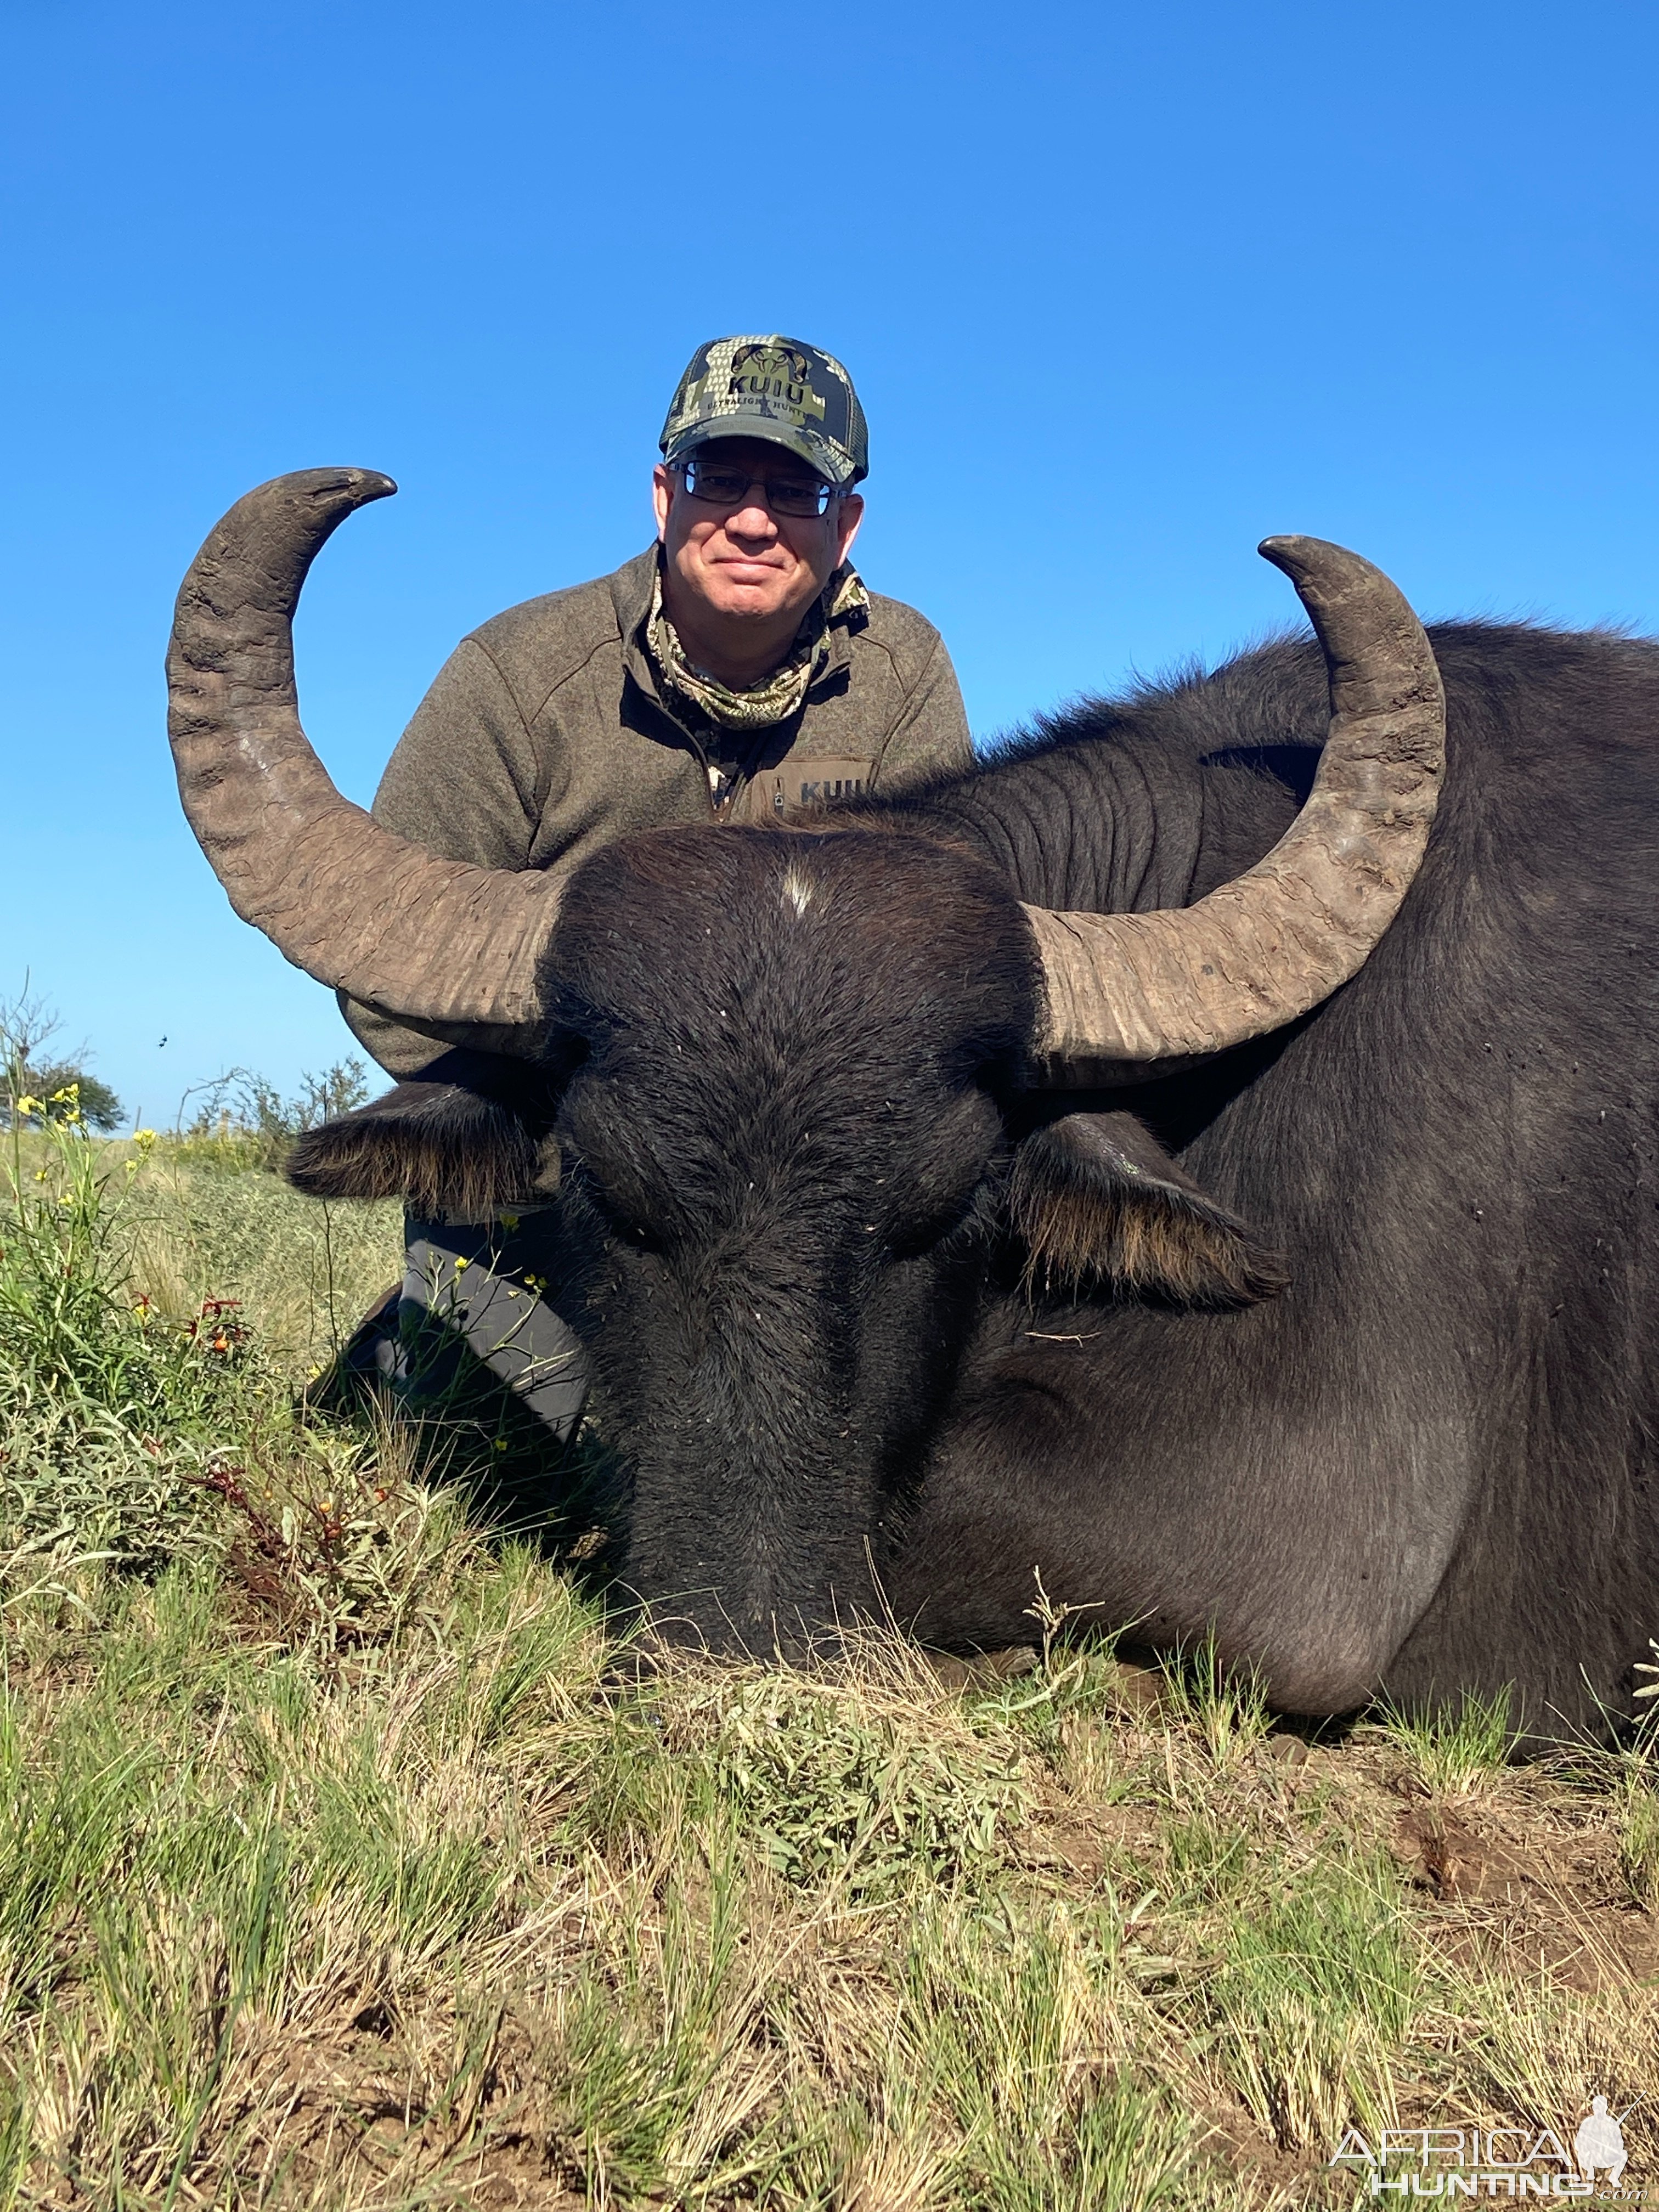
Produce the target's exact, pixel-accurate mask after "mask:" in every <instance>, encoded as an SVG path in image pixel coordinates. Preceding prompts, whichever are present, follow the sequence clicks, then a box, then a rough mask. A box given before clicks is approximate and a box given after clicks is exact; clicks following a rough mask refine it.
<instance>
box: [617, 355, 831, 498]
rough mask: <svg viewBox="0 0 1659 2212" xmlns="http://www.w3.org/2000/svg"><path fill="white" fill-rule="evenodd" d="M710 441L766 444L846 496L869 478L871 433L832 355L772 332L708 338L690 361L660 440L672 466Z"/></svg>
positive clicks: (665, 456) (667, 459) (666, 457)
mask: <svg viewBox="0 0 1659 2212" xmlns="http://www.w3.org/2000/svg"><path fill="white" fill-rule="evenodd" d="M711 438H764V439H765V440H766V441H767V442H768V443H769V445H774V446H781V447H784V448H785V450H786V451H787V452H788V453H793V454H794V455H795V456H796V458H797V459H799V460H803V461H805V463H806V465H807V466H808V467H809V468H812V469H816V470H817V472H818V474H819V475H820V476H821V477H823V480H824V482H825V483H829V484H833V485H834V486H835V488H836V490H837V491H846V490H848V489H850V487H851V486H852V485H854V484H855V483H857V482H858V480H859V478H860V477H865V476H868V474H869V473H870V434H869V432H868V430H867V429H866V427H865V421H864V410H863V408H862V407H860V405H859V396H858V394H857V392H854V389H853V380H852V378H851V377H850V376H848V374H847V371H846V370H845V369H844V368H842V365H841V363H840V362H838V361H837V360H836V357H835V356H834V355H833V354H828V353H825V352H824V351H823V349H822V348H820V347H818V346H811V345H805V344H803V343H802V342H801V341H800V339H799V338H786V337H779V336H778V334H777V332H776V331H774V332H773V333H772V334H771V336H770V337H739V338H711V339H710V340H709V342H708V344H707V345H701V346H699V347H698V348H697V350H696V353H694V354H693V355H692V356H691V360H690V365H689V366H688V367H687V369H686V372H685V374H684V376H683V377H681V379H680V381H679V388H678V391H677V392H675V394H674V404H673V405H672V406H671V408H670V409H669V410H668V420H667V421H666V422H665V423H664V424H663V426H662V437H661V439H660V441H659V443H660V445H661V447H662V450H663V457H664V459H665V460H666V461H668V463H669V464H670V465H672V464H673V463H674V462H676V461H683V460H684V459H685V457H686V455H687V454H688V453H694V452H695V451H696V448H697V447H699V446H702V445H706V444H707V443H708V441H709V440H710V439H711Z"/></svg>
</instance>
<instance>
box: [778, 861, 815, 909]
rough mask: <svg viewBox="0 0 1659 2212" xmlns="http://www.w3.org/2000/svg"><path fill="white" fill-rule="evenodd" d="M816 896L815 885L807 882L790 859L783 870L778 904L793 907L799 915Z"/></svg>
mask: <svg viewBox="0 0 1659 2212" xmlns="http://www.w3.org/2000/svg"><path fill="white" fill-rule="evenodd" d="M816 897H817V885H816V884H810V883H808V881H807V880H806V878H805V876H804V875H803V874H802V873H801V872H800V870H799V868H798V867H797V866H796V865H795V863H794V862H793V860H791V862H790V863H789V866H787V868H786V869H785V870H784V872H783V886H782V889H781V892H780V894H779V903H780V905H782V906H787V907H793V908H794V910H795V913H796V914H797V915H804V914H805V912H806V909H807V908H808V907H810V906H811V903H812V902H813V900H814V899H815V898H816Z"/></svg>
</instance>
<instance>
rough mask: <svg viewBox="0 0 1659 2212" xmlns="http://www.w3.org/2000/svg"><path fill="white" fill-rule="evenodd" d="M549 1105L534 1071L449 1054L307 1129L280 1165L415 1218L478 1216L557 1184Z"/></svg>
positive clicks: (316, 1194)
mask: <svg viewBox="0 0 1659 2212" xmlns="http://www.w3.org/2000/svg"><path fill="white" fill-rule="evenodd" d="M446 1078H447V1079H446ZM553 1107H554V1101H553V1099H552V1097H550V1094H549V1091H548V1089H547V1087H546V1085H544V1084H540V1083H538V1082H537V1081H536V1080H535V1079H534V1076H533V1073H532V1072H531V1071H529V1070H524V1071H522V1072H520V1071H519V1070H516V1069H513V1070H502V1069H501V1064H500V1063H499V1062H496V1063H490V1062H489V1061H486V1060H484V1058H483V1055H482V1054H465V1053H461V1052H453V1053H446V1054H444V1056H443V1058H442V1059H441V1060H439V1061H437V1062H435V1065H434V1066H432V1067H431V1068H429V1069H428V1070H427V1071H426V1073H424V1074H422V1076H421V1077H419V1078H418V1079H416V1080H414V1081H412V1082H409V1083H400V1084H398V1086H397V1087H396V1089H395V1090H392V1091H387V1092H386V1095H385V1097H382V1098H376V1099H373V1100H371V1101H370V1103H368V1105H367V1106H359V1107H357V1108H356V1109H355V1111H353V1112H352V1113H349V1114H343V1115H340V1117H339V1118H338V1120H337V1121H325V1122H324V1123H323V1125H322V1127H320V1128H317V1129H307V1130H306V1131H305V1133H303V1135H301V1137H300V1138H299V1139H297V1140H296V1142H295V1146H294V1149H293V1151H292V1152H290V1153H289V1158H288V1164H287V1167H286V1169H285V1170H284V1172H285V1173H286V1175H287V1176H288V1180H289V1182H291V1183H292V1184H293V1185H294V1187H295V1189H296V1190H302V1191H305V1192H306V1193H307V1194H308V1195H309V1196H311V1197H313V1198H402V1199H403V1200H404V1202H405V1203H406V1204H407V1206H409V1209H410V1212H412V1213H414V1214H416V1216H417V1217H418V1218H422V1219H428V1220H429V1219H435V1218H436V1219H442V1218H448V1219H449V1220H452V1221H485V1220H488V1219H489V1217H490V1215H491V1214H492V1213H495V1212H498V1211H499V1210H500V1209H501V1208H502V1207H504V1206H512V1205H513V1203H514V1202H515V1201H519V1202H522V1201H523V1200H526V1199H528V1198H531V1197H532V1196H534V1195H535V1194H538V1192H550V1191H551V1190H554V1189H556V1188H557V1185H558V1173H559V1156H558V1149H557V1147H556V1145H555V1144H554V1142H553V1140H552V1138H551V1137H550V1134H549V1132H550V1128H551V1127H552V1121H553Z"/></svg>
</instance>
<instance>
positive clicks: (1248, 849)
mask: <svg viewBox="0 0 1659 2212" xmlns="http://www.w3.org/2000/svg"><path fill="white" fill-rule="evenodd" d="M1289 658H1290V667H1289V671H1288V680H1287V681H1284V682H1282V683H1281V685H1280V690H1282V693H1283V696H1282V697H1281V696H1278V695H1277V694H1275V695H1274V696H1273V697H1271V698H1270V699H1269V701H1268V702H1267V712H1266V713H1265V714H1264V713H1261V712H1260V711H1259V710H1258V711H1256V712H1255V713H1253V714H1252V713H1246V712H1245V711H1243V708H1244V707H1245V706H1246V705H1248V706H1249V707H1250V708H1257V707H1258V702H1256V701H1255V699H1250V700H1249V701H1248V702H1243V701H1241V702H1235V701H1233V700H1232V699H1231V696H1229V697H1226V698H1224V699H1223V700H1221V701H1220V702H1218V703H1216V704H1214V705H1213V706H1212V702H1210V701H1209V700H1208V698H1207V696H1206V697H1204V698H1202V699H1200V702H1199V703H1200V707H1205V708H1211V719H1212V721H1213V725H1214V726H1213V728H1212V729H1211V730H1206V728H1205V727H1204V726H1203V724H1202V722H1201V721H1200V718H1199V715H1198V714H1197V713H1195V712H1194V708H1193V703H1192V701H1191V699H1190V697H1188V699H1187V700H1185V701H1184V702H1183V707H1184V708H1185V711H1183V712H1180V713H1176V712H1175V711H1172V709H1171V708H1170V703H1169V702H1167V701H1166V700H1165V699H1164V697H1163V696H1161V695H1159V694H1158V693H1149V694H1147V695H1146V696H1145V698H1143V699H1142V700H1141V701H1139V702H1131V704H1130V706H1129V707H1128V708H1124V709H1120V708H1114V707H1112V706H1109V705H1107V704H1105V703H1102V704H1101V705H1100V706H1098V707H1097V708H1089V709H1085V710H1083V711H1082V712H1081V713H1080V714H1079V715H1078V716H1077V718H1076V719H1075V720H1073V722H1072V724H1071V727H1070V732H1069V737H1068V741H1067V742H1066V743H1063V744H1058V745H1056V744H1053V742H1052V738H1051V734H1050V732H1048V728H1047V726H1045V725H1042V724H1039V725H1038V726H1037V729H1036V732H1035V735H1034V737H1033V738H1032V739H1031V740H1030V744H1032V745H1034V746H1040V747H1046V748H1047V750H1036V751H1031V752H1029V753H1028V754H1027V756H1026V757H1024V758H1022V757H1021V750H1022V749H1021V748H1020V747H1018V746H1016V747H1015V748H1013V749H1012V750H1010V751H1006V752H1003V753H1000V754H999V755H997V756H996V757H994V760H993V761H991V762H987V763H986V765H985V766H984V767H983V768H981V769H978V770H976V771H975V772H972V773H970V774H969V775H957V776H952V777H950V778H948V779H941V780H940V781H939V783H938V784H937V785H935V786H934V787H933V788H932V789H926V788H924V789H923V790H922V791H921V792H920V793H916V792H912V793H907V794H906V795H905V796H904V797H902V799H898V800H896V801H883V800H881V799H876V800H872V801H870V802H868V803H867V804H866V806H864V807H863V808H861V809H860V810H858V811H859V813H860V815H862V816H865V817H869V818H874V819H880V818H882V817H883V816H884V814H885V813H886V811H887V809H888V807H889V806H890V805H894V804H896V805H900V806H902V809H903V815H904V819H905V822H906V823H907V825H909V826H913V827H915V829H918V830H925V831H927V832H928V833H929V834H931V835H933V836H938V837H939V838H941V839H945V840H948V841H950V842H954V843H956V844H958V845H962V846H965V847H967V848H969V850H971V851H973V852H975V853H976V854H980V855H981V856H982V857H983V858H984V859H985V860H987V861H988V862H989V863H990V864H991V866H993V867H994V868H995V869H996V870H997V872H999V874H1000V875H1001V876H1002V877H1003V878H1005V880H1006V881H1007V882H1008V883H1009V884H1012V886H1013V888H1014V890H1015V891H1016V893H1017V895H1018V896H1019V897H1020V898H1022V899H1024V900H1027V901H1029V902H1030V903H1031V904H1033V905H1036V906H1046V907H1053V908H1059V909H1060V910H1061V911H1065V912H1073V913H1085V914H1146V913H1150V912H1152V911H1153V910H1154V909H1156V908H1167V907H1182V906H1190V905H1191V904H1193V903H1194V901H1195V900H1197V899H1200V898H1202V897H1204V896H1206V894H1207V893H1208V892H1209V891H1212V890H1214V889H1215V887H1216V885H1217V884H1224V883H1227V882H1230V881H1231V879H1232V878H1234V877H1235V876H1239V875H1242V874H1243V872H1244V871H1245V870H1246V869H1247V868H1249V867H1250V866H1253V865H1254V864H1255V861H1256V860H1259V859H1260V858H1261V854H1263V853H1265V852H1267V850H1268V849H1269V848H1270V847H1271V846H1273V844H1274V843H1275V842H1277V841H1278V839H1279V837H1280V836H1283V834H1284V833H1285V830H1286V829H1289V827H1290V826H1291V822H1292V820H1293V819H1294V818H1295V816H1296V812H1297V808H1298V807H1299V805H1301V803H1302V801H1303V799H1304V798H1305V797H1306V795H1307V791H1308V788H1309V786H1310V783H1311V781H1312V777H1313V772H1314V768H1315V765H1316V762H1317V759H1318V747H1319V743H1320V741H1321V740H1322V737H1323V734H1324V702H1323V697H1322V687H1323V683H1324V676H1323V668H1322V663H1321V661H1320V659H1319V654H1318V650H1317V648H1316V647H1314V646H1312V645H1311V644H1310V645H1308V646H1306V647H1301V648H1298V649H1297V651H1296V652H1295V653H1294V654H1293V655H1292V656H1290V657H1289ZM1230 674H1231V671H1222V675H1221V677H1220V678H1218V679H1217V688H1218V689H1219V690H1227V688H1228V687H1227V685H1226V678H1227V677H1228V676H1229V675H1230ZM1239 688H1242V687H1239ZM1228 714H1231V715H1232V716H1233V720H1232V721H1231V725H1230V724H1229V722H1228V720H1227V716H1228ZM1132 717H1133V719H1131V718H1132ZM1241 736H1242V738H1243V742H1241ZM1206 737H1209V738H1213V743H1212V744H1206Z"/></svg>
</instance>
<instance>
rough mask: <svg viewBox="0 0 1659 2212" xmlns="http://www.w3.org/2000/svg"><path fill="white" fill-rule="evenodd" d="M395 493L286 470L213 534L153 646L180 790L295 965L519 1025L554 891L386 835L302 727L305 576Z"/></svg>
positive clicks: (216, 863) (458, 1018)
mask: <svg viewBox="0 0 1659 2212" xmlns="http://www.w3.org/2000/svg"><path fill="white" fill-rule="evenodd" d="M396 489H398V487H397V486H396V484H394V483H392V479H391V477H383V476H381V475H380V474H379V473H378V472H377V471H374V470H373V469H301V470H300V471H297V472H296V473H295V474H294V475H292V476H285V477H273V478H272V479H271V481H270V483H264V484H261V485H259V486H258V489H256V490H253V491H251V492H249V493H248V495H247V496H246V498H245V499H239V500H238V501H237V502H236V504H235V506H234V507H232V508H231V510H230V512H229V513H228V514H227V515H226V516H225V518H224V519H223V520H222V522H221V523H220V524H219V525H218V526H217V527H216V529H215V530H214V531H213V532H211V533H210V536H209V538H208V540H207V543H206V544H204V546H203V548H202V550H201V551H200V552H199V553H198V554H197V556H196V558H195V559H194V561H192V562H191V564H190V568H189V570H188V572H187V573H186V574H185V580H184V582H183V584H182V585H181V586H179V603H178V606H177V608H176V610H175V611H174V614H173V641H172V643H171V645H170V647H168V651H167V693H168V707H167V733H168V735H169V737H170V738H172V741H173V762H174V764H175V766H176V767H177V769H178V771H179V796H180V798H181V799H183V800H184V803H185V813H186V815H188V817H190V826H191V829H193V830H194V831H195V832H196V835H197V839H198V840H199V842H200V843H201V847H202V850H203V851H204V853H205V854H207V856H208V859H209V860H210V862H211V863H212V866H213V872H214V873H215V874H216V876H217V877H218V878H219V880H220V882H221V883H222V884H223V885H224V887H225V890H227V892H228V894H229V896H230V902H231V904H232V905H233V906H234V908H235V909H236V911H237V913H238V914H240V915H241V917H242V919H243V920H244V921H251V922H252V924H253V926H254V927H255V928H256V929H262V930H263V931H264V933H265V935H266V936H267V937H268V938H270V940H271V942H272V943H273V944H274V945H276V948H277V950H278V951H280V952H282V953H283V955H284V956H285V957H286V958H288V959H289V960H291V961H292V962H293V963H294V964H295V967H296V968H302V969H304V970H305V972H306V973H307V975H313V976H315V977H316V979H317V981H319V983H331V984H334V985H335V986H337V987H338V988H340V989H343V990H345V991H349V993H350V994H351V996H352V997H353V998H354V999H362V1000H366V1001H367V1002H368V1004H369V1005H370V1006H376V1007H378V1008H380V1010H381V1011H382V1012H386V1013H390V1014H396V1015H401V1016H402V1017H403V1018H405V1019H406V1020H410V1021H414V1022H435V1023H465V1024H501V1025H503V1026H504V1027H508V1028H518V1027H521V1026H523V1025H526V1024H532V1023H533V1022H534V1021H535V1020H536V1018H537V1016H538V1012H539V1007H538V996H537V991H536V976H537V970H538V965H539V962H540V958H541V954H542V951H543V948H544V945H546V942H547V939H548V937H549V935H550V932H551V930H552V927H553V922H554V917H555V914H556V908H557V892H556V887H555V886H554V885H553V884H550V883H549V881H548V880H547V878H545V877H544V876H543V875H542V874H540V873H539V872H536V871H531V872H526V873H525V874H514V873H512V872H507V871H501V870H496V869H491V868H477V867H471V866H467V865H466V864H465V863H464V862H461V861H459V860H440V859H439V858H438V857H437V856H436V855H435V854H432V853H428V852H426V851H425V850H423V849H422V848H421V847H420V846H418V845H411V844H410V843H408V842H406V841H405V840H404V839H403V838H401V837H396V836H393V835H392V832H391V831H390V830H389V829H382V828H381V827H380V823H378V822H375V821H373V820H372V819H371V818H370V817H369V816H368V815H367V814H366V813H365V812H364V811H363V810H362V807H361V806H354V805H352V804H351V802H350V800H349V799H343V798H342V797H341V796H340V794H339V793H338V792H337V790H336V789H335V788H334V786H333V785H332V784H331V782H330V781H329V779H328V775H327V772H326V770H325V769H324V767H323V764H322V763H321V762H320V761H319V759H318V757H317V756H316V754H315V753H314V752H313V750H312V749H311V745H310V744H309V742H308V740H307V737H306V733H305V732H304V731H303V730H302V729H301V726H300V710H299V701H298V696H297V694H296V692H295V683H294V632H293V623H294V610H295V605H297V603H298V600H299V597H300V587H301V585H302V584H303V583H304V581H305V580H306V572H307V569H308V568H310V566H311V564H312V562H313V560H314V559H315V557H316V556H317V554H318V552H319V550H320V549H321V548H322V546H323V544H325V542H326V540H327V538H329V536H330V534H331V532H333V531H334V530H335V528H336V527H337V526H338V525H339V524H340V523H341V522H343V520H345V518H346V516H347V515H349V514H350V513H353V512H354V511H355V510H356V508H358V507H363V506H366V505H367V504H368V501H370V500H374V499H385V498H386V496H387V495H389V494H390V493H392V492H394V491H396Z"/></svg>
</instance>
